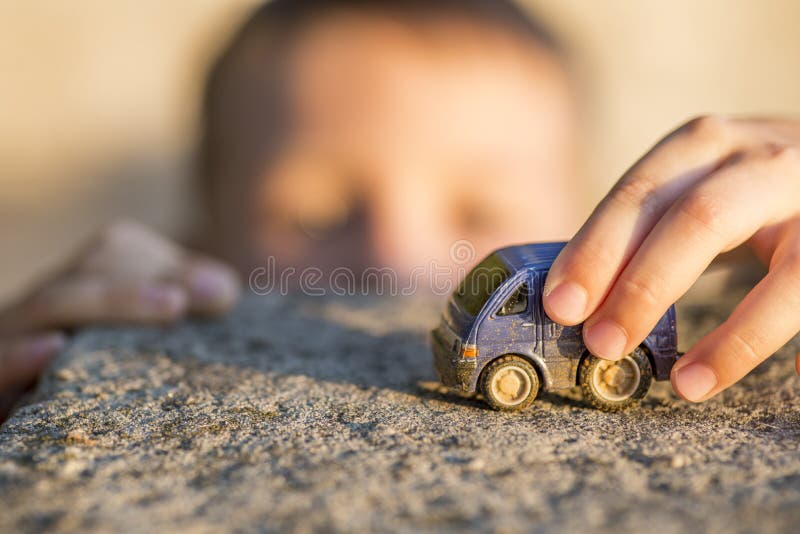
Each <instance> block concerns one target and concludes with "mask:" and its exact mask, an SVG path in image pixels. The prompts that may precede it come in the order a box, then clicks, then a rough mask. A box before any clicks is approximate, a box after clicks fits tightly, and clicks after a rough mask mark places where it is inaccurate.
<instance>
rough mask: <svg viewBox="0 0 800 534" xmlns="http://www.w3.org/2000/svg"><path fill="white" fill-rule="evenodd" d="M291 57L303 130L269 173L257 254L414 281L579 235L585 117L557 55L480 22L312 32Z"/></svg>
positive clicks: (374, 21) (363, 24) (375, 21)
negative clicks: (458, 257)
mask: <svg viewBox="0 0 800 534" xmlns="http://www.w3.org/2000/svg"><path fill="white" fill-rule="evenodd" d="M293 54H294V55H293V56H292V57H291V58H290V61H289V64H290V76H289V79H288V84H289V85H288V87H289V95H290V100H291V104H292V111H291V117H292V129H291V132H290V134H289V137H288V139H287V140H286V144H285V148H284V149H283V150H282V152H281V154H280V155H279V157H277V158H276V159H275V160H274V161H273V162H272V163H271V164H270V165H269V166H268V168H266V169H264V172H263V176H262V179H261V181H260V185H259V188H258V194H257V195H256V197H255V200H254V201H255V202H257V203H258V206H257V213H258V217H257V219H258V220H257V222H256V228H255V229H254V231H253V239H254V246H255V249H256V250H255V251H256V253H257V255H258V256H259V260H263V258H264V257H266V256H267V255H273V256H276V257H277V259H278V262H279V264H281V265H295V266H310V265H316V266H318V267H321V268H331V267H334V266H338V265H344V266H349V267H353V268H356V269H360V268H364V267H366V266H369V265H375V266H390V267H394V268H397V269H399V270H400V271H401V272H408V271H409V270H410V269H412V268H413V267H414V266H418V265H426V264H427V262H429V261H430V260H437V261H439V262H441V263H444V264H448V263H450V262H451V261H450V258H449V257H448V253H449V250H450V247H451V245H452V244H453V243H454V242H455V241H457V240H460V239H468V240H470V241H471V242H472V243H473V244H474V246H475V248H476V252H477V254H478V255H482V254H485V253H488V252H489V251H490V250H491V249H494V248H497V247H499V246H501V245H504V244H509V243H512V242H525V241H535V240H547V239H556V238H566V237H569V236H570V235H571V233H572V232H574V230H575V229H576V216H577V215H578V214H579V211H580V210H579V202H578V201H577V199H576V194H575V189H574V182H573V169H572V163H573V149H574V142H573V141H574V140H573V134H574V131H573V130H574V117H573V103H572V99H571V94H570V87H569V82H568V80H567V77H566V75H565V73H564V71H563V68H562V66H561V65H560V64H559V62H558V60H557V58H555V57H553V56H552V55H551V54H549V53H548V52H546V51H545V50H544V49H543V48H542V49H539V48H538V47H537V45H534V44H531V43H530V42H526V41H524V40H523V39H521V38H520V37H518V36H514V35H512V34H511V33H510V32H504V31H502V30H496V29H487V28H479V27H478V26H476V24H475V23H458V22H453V23H443V22H436V23H431V24H430V27H427V28H416V29H411V28H410V27H409V26H404V25H399V24H397V23H393V22H391V21H389V20H384V19H381V18H378V17H376V16H372V17H365V16H363V17H357V16H341V17H336V18H328V19H326V20H324V21H320V22H318V23H316V24H315V25H314V26H313V27H311V28H310V29H308V31H306V32H305V33H304V34H303V35H302V36H301V37H300V39H299V41H298V44H297V45H296V46H295V47H294V49H293Z"/></svg>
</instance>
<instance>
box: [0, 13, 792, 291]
mask: <svg viewBox="0 0 800 534" xmlns="http://www.w3.org/2000/svg"><path fill="white" fill-rule="evenodd" d="M255 3H256V2H254V1H253V0H238V1H234V0H229V1H227V2H219V1H217V0H172V1H170V2H155V1H152V0H149V1H148V0H144V1H143V0H136V1H134V0H115V1H114V2H106V1H101V0H79V1H76V2H54V1H49V2H48V1H44V0H33V1H30V2H13V1H11V0H5V1H2V2H0V254H1V256H0V257H1V258H2V260H0V301H2V300H3V299H6V298H9V297H10V296H12V295H13V294H15V293H16V292H18V291H20V290H21V289H23V288H24V286H25V285H26V284H27V283H29V282H30V281H31V280H33V279H34V278H35V277H37V276H40V275H42V274H43V273H44V272H46V271H47V270H48V269H52V268H54V267H55V266H56V265H58V263H59V262H60V261H63V259H64V258H65V255H66V254H68V252H69V251H70V250H72V249H73V248H74V247H75V246H76V245H77V244H78V243H80V242H81V241H82V240H84V239H85V238H86V237H87V236H88V235H89V234H90V233H91V232H92V230H93V229H95V228H97V227H98V226H99V225H100V224H101V223H102V222H103V221H107V220H109V219H111V218H114V217H116V216H120V215H128V216H133V217H137V218H139V219H141V220H143V221H145V222H147V223H150V224H151V225H153V226H155V227H157V228H159V229H161V230H163V231H165V232H166V233H167V234H169V235H172V236H175V237H180V236H182V235H185V234H186V232H187V230H188V228H189V227H190V226H191V224H192V219H193V213H192V209H191V206H192V202H193V200H192V198H193V197H192V195H191V193H192V191H191V187H190V181H189V176H190V171H191V169H190V162H191V155H192V150H193V147H194V143H195V141H196V135H195V133H196V125H197V119H198V117H197V108H198V101H199V95H200V91H201V86H202V82H203V79H204V76H205V71H206V69H207V67H208V65H209V64H210V62H211V60H212V59H213V57H214V55H215V54H216V53H217V52H218V51H219V50H220V47H221V46H223V44H224V42H225V40H226V38H227V37H228V36H229V34H230V32H231V31H233V30H234V29H235V28H236V26H237V24H238V23H240V22H241V21H242V20H243V18H244V17H245V16H246V15H247V12H248V11H249V10H250V9H252V7H253V5H255ZM525 4H526V5H530V6H532V7H533V8H534V9H535V10H536V12H537V13H538V14H539V15H540V17H541V18H542V19H543V20H545V21H546V22H549V23H550V24H551V25H552V26H553V28H554V29H555V30H556V33H558V34H559V35H560V36H561V37H562V38H563V40H564V41H565V42H566V43H567V45H568V47H569V48H570V50H571V51H572V54H573V56H574V58H573V59H574V63H575V66H576V72H577V75H578V77H579V79H580V80H581V82H582V84H583V85H584V87H585V90H584V93H583V95H582V96H583V108H584V109H583V111H584V122H585V127H586V131H587V134H588V135H587V138H586V161H585V162H583V166H584V168H585V169H586V172H585V174H586V176H587V179H588V180H589V181H588V182H587V187H586V189H585V191H580V192H578V193H577V194H580V195H583V196H585V198H586V200H588V204H591V203H592V202H594V201H596V200H597V199H599V197H600V196H601V195H602V193H603V192H604V191H605V189H606V188H607V187H608V186H609V185H610V184H611V183H612V182H613V181H614V180H615V179H616V178H617V177H618V175H619V174H620V173H621V172H622V171H623V170H624V169H625V168H626V167H627V166H628V165H629V164H630V163H631V162H632V160H634V159H635V158H637V157H638V156H639V155H640V154H641V153H642V151H644V150H645V149H646V148H647V147H648V146H649V145H651V144H652V142H653V141H654V140H655V139H656V138H657V137H659V136H660V135H661V134H663V133H664V132H665V131H666V130H667V129H670V128H672V127H674V126H675V125H676V124H677V123H678V122H680V121H682V120H684V119H686V118H688V117H690V116H693V115H696V114H699V113H704V112H712V111H713V112H721V113H739V114H755V113H758V114H764V113H768V114H794V115H796V114H798V113H799V112H800V57H798V55H797V50H800V32H798V31H797V23H798V21H800V2H796V1H794V0H771V1H769V2H763V1H759V0H742V1H737V2H729V1H726V0H699V1H697V0H670V1H666V0H662V1H655V0H652V1H636V0H605V1H603V2H594V1H592V0H558V1H555V0H551V1H545V0H536V1H527V2H525Z"/></svg>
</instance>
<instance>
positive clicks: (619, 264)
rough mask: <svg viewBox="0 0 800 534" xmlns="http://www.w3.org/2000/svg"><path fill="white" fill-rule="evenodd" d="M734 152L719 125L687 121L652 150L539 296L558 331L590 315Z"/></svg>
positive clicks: (730, 134)
mask: <svg viewBox="0 0 800 534" xmlns="http://www.w3.org/2000/svg"><path fill="white" fill-rule="evenodd" d="M735 148H736V139H735V135H734V131H733V128H732V127H730V126H729V125H728V121H727V120H725V119H721V118H717V117H701V118H699V119H695V120H693V121H690V122H688V123H686V124H685V125H683V126H681V127H680V128H678V129H677V130H675V131H673V132H672V133H670V134H669V135H668V136H667V137H665V138H664V139H662V140H661V141H660V142H659V143H658V144H656V146H654V147H653V148H652V149H651V150H650V151H649V152H648V153H647V154H645V155H644V156H643V157H642V158H641V159H640V160H639V161H638V162H636V164H634V165H633V167H631V168H630V169H629V170H628V171H627V172H626V173H625V174H624V175H623V176H622V178H621V179H620V180H619V181H618V182H617V183H616V185H615V186H614V187H613V188H612V189H611V191H610V192H609V193H608V195H606V197H605V198H604V199H603V200H602V201H601V202H600V204H599V205H598V206H597V208H595V210H594V212H593V213H592V215H591V216H590V217H589V219H588V220H587V221H586V223H584V225H583V226H582V227H581V229H580V230H579V231H578V233H577V234H576V235H575V237H573V238H572V240H570V242H569V243H568V244H567V245H566V247H564V249H563V250H562V251H561V253H560V254H559V255H558V258H556V260H555V262H553V266H552V267H551V268H550V272H549V274H548V276H547V281H546V283H545V287H544V292H543V304H544V308H545V312H547V315H548V316H549V317H550V318H551V319H553V320H554V321H556V322H558V323H561V324H564V325H574V324H578V323H581V322H583V321H584V320H585V319H586V318H587V317H588V316H589V315H591V314H592V312H594V310H596V309H597V307H598V306H599V305H600V304H601V303H602V302H603V300H604V299H605V297H606V295H607V294H608V292H609V290H610V288H611V286H612V284H613V282H614V280H615V279H616V278H617V277H618V276H619V274H620V273H621V272H622V270H623V269H624V268H625V265H626V264H627V263H628V261H629V260H630V259H631V257H633V254H634V253H635V252H636V250H637V249H638V248H639V246H640V245H641V244H642V242H643V241H644V239H645V238H646V237H647V235H648V233H650V230H652V228H653V227H654V226H655V224H656V222H657V221H658V220H659V219H660V218H661V217H662V216H663V215H664V213H665V212H666V211H667V209H669V207H670V206H671V205H672V204H673V203H674V202H675V201H676V200H677V199H678V197H679V196H680V195H681V193H682V192H683V191H685V190H686V189H687V188H689V187H691V186H692V185H693V184H695V183H697V182H698V181H699V180H701V179H703V178H704V177H706V176H708V175H709V174H711V173H712V172H714V170H715V169H717V168H718V167H719V166H720V165H721V164H722V163H723V162H724V161H725V159H726V158H727V157H728V156H729V155H730V154H731V153H732V152H733V151H734V150H735Z"/></svg>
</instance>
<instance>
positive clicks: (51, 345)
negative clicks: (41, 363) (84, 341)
mask: <svg viewBox="0 0 800 534" xmlns="http://www.w3.org/2000/svg"><path fill="white" fill-rule="evenodd" d="M65 343H66V339H65V338H64V336H63V335H62V334H49V335H47V336H42V337H39V338H36V339H34V340H32V341H29V342H28V343H26V344H25V346H24V348H23V350H24V352H25V354H27V356H28V358H30V359H32V360H48V359H50V358H52V357H53V356H55V355H56V353H57V352H59V351H60V350H61V349H63V348H64V344H65Z"/></svg>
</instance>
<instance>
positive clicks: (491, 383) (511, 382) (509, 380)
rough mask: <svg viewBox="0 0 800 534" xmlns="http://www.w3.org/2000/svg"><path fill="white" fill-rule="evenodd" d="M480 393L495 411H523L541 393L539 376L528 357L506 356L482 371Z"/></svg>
mask: <svg viewBox="0 0 800 534" xmlns="http://www.w3.org/2000/svg"><path fill="white" fill-rule="evenodd" d="M480 390H481V393H482V394H483V398H484V400H485V401H486V403H487V404H488V405H489V406H491V407H492V408H494V409H495V410H503V411H509V412H513V411H518V410H524V409H525V408H527V407H528V406H530V405H531V403H532V402H533V401H534V399H536V395H537V394H538V393H539V375H538V373H537V372H536V369H535V368H534V367H533V365H531V363H530V362H529V361H528V360H526V359H525V358H521V357H519V356H503V357H501V358H498V359H496V360H495V361H493V362H492V363H490V364H489V365H488V366H487V367H486V369H485V370H484V371H483V374H482V375H481V381H480Z"/></svg>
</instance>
